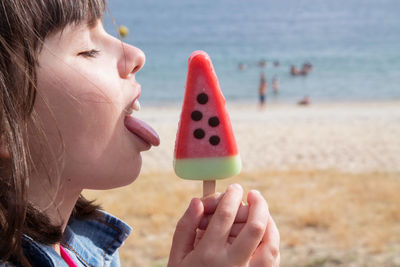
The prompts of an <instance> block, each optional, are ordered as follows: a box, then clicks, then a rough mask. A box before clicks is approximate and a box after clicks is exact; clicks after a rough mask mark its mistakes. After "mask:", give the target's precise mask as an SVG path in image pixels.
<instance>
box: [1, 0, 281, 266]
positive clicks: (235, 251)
mask: <svg viewBox="0 0 400 267" xmlns="http://www.w3.org/2000/svg"><path fill="white" fill-rule="evenodd" d="M104 9H105V3H104V0H30V1H25V0H4V1H3V0H2V1H1V5H0V53H1V54H0V92H1V94H0V119H1V126H0V175H1V176H0V240H1V243H0V265H3V266H4V265H17V266H119V265H120V263H119V257H118V248H119V246H120V245H121V244H122V243H123V242H124V240H125V239H126V238H127V236H128V234H129V232H130V230H131V229H130V227H129V226H127V225H126V224H125V223H123V222H122V221H120V220H119V219H117V218H115V217H113V216H111V215H109V214H107V213H105V212H103V211H101V210H100V209H99V207H98V206H96V205H94V204H93V203H92V202H90V201H88V200H86V199H85V198H84V197H83V196H82V195H81V192H82V190H83V189H110V188H114V187H120V186H124V185H127V184H130V183H132V182H133V181H134V180H135V179H136V177H137V176H138V174H139V171H140V168H141V156H140V153H141V152H143V151H146V150H148V149H150V147H151V146H157V145H158V144H159V138H158V136H157V134H156V133H155V131H154V130H152V129H151V127H150V126H148V125H147V124H146V123H145V122H142V121H140V120H138V119H136V118H135V116H134V113H135V112H137V111H138V110H139V107H140V105H139V102H138V98H139V96H140V91H141V87H140V84H139V83H138V82H137V81H136V80H135V74H136V73H137V72H138V71H139V70H140V69H141V68H142V66H143V64H144V62H145V56H144V54H143V52H142V51H141V50H139V49H138V48H136V47H133V46H130V45H128V44H125V43H122V42H121V41H120V40H118V39H115V38H114V37H112V36H110V35H109V34H107V33H106V32H105V31H104V29H103V26H102V22H101V20H102V16H103V12H104ZM242 193H243V190H242V188H241V187H240V186H239V185H231V186H229V187H228V189H227V190H226V192H225V193H224V194H220V195H216V196H213V197H211V198H209V199H205V200H200V199H197V198H194V199H193V200H192V201H191V202H190V204H189V207H188V209H187V210H186V212H185V214H184V215H183V216H182V218H181V219H180V220H179V222H178V224H177V227H176V230H175V234H174V238H173V242H172V247H171V253H170V258H169V263H168V265H169V266H171V267H175V266H277V265H279V248H278V247H279V234H278V231H277V228H276V226H275V223H274V221H273V220H272V218H271V217H270V215H269V213H268V208H267V204H266V201H265V200H264V198H263V197H262V196H261V195H260V194H259V193H258V192H257V191H250V192H249V194H248V196H247V201H248V203H249V205H248V206H245V205H242V204H241V200H242ZM204 214H209V215H207V216H205V215H204Z"/></svg>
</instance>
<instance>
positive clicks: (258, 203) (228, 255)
mask: <svg viewBox="0 0 400 267" xmlns="http://www.w3.org/2000/svg"><path fill="white" fill-rule="evenodd" d="M242 194H243V190H242V188H241V187H240V186H239V185H231V186H229V187H228V189H227V191H226V192H225V194H224V195H223V196H222V197H221V198H220V200H219V202H218V201H217V202H218V205H217V208H216V210H215V213H214V214H213V215H212V217H211V219H210V220H209V223H208V225H207V222H206V223H205V224H206V230H205V231H204V232H203V233H202V234H201V238H199V234H198V228H199V227H200V224H201V223H202V224H204V222H201V221H202V218H203V214H204V211H205V210H206V211H207V209H208V210H212V207H211V208H210V206H207V205H206V206H205V205H204V204H203V202H201V201H200V200H199V199H193V200H192V201H191V203H190V205H189V208H188V209H187V210H186V212H185V214H184V215H183V217H182V218H181V219H180V220H179V222H178V225H177V227H176V230H175V234H174V237H173V241H172V248H171V253H170V258H169V262H168V266H169V267H178V266H182V267H183V266H190V267H197V266H215V267H219V266H278V265H279V233H278V230H277V228H276V225H275V223H274V222H273V220H272V218H271V217H270V215H269V212H268V207H267V203H266V201H265V200H264V198H263V197H262V196H261V194H259V193H258V192H257V191H250V192H249V194H248V196H247V201H248V203H249V206H248V212H246V211H245V210H246V209H247V208H243V206H242V205H241V200H242ZM240 207H241V208H240ZM239 208H240V209H239ZM239 210H241V212H238V211H239ZM243 210H244V211H243ZM246 213H247V214H248V216H247V218H246V220H243V218H241V219H240V217H241V216H242V214H246ZM207 217H209V216H207ZM235 219H236V220H237V222H236V223H235ZM239 219H240V220H239ZM206 220H207V219H206ZM203 221H204V219H203ZM239 221H244V222H239ZM238 225H239V226H238ZM203 228H204V227H203ZM196 237H197V241H196Z"/></svg>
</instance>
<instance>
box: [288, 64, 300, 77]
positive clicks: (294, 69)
mask: <svg viewBox="0 0 400 267" xmlns="http://www.w3.org/2000/svg"><path fill="white" fill-rule="evenodd" d="M290 74H292V75H293V76H296V75H299V74H300V71H299V69H298V68H297V67H296V66H295V65H292V66H291V67H290Z"/></svg>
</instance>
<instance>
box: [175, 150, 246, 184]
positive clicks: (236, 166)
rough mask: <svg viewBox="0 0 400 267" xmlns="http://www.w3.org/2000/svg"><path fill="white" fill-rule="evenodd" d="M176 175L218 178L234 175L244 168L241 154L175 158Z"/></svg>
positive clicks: (189, 178)
mask: <svg viewBox="0 0 400 267" xmlns="http://www.w3.org/2000/svg"><path fill="white" fill-rule="evenodd" d="M174 169H175V173H176V175H178V176H179V177H181V178H183V179H188V180H218V179H224V178H227V177H231V176H234V175H236V174H238V173H239V172H240V170H241V169H242V161H241V159H240V155H235V156H227V157H211V158H210V157H209V158H190V159H187V158H186V159H176V158H175V159H174Z"/></svg>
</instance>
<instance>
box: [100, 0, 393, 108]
mask: <svg viewBox="0 0 400 267" xmlns="http://www.w3.org/2000/svg"><path fill="white" fill-rule="evenodd" d="M108 9H109V12H108V14H107V15H106V16H105V19H104V25H105V28H106V30H107V31H108V32H109V33H111V34H113V35H115V36H117V35H118V27H119V26H120V25H125V26H126V27H128V29H129V34H128V35H127V36H126V37H125V38H123V41H125V42H128V43H130V44H132V45H134V46H137V47H139V48H140V49H142V50H143V51H144V53H145V54H146V64H145V66H144V67H143V69H142V70H141V71H140V72H139V73H138V74H137V75H136V79H137V80H138V81H139V83H141V85H142V96H141V101H142V103H143V102H146V103H152V104H168V103H180V102H181V101H182V99H183V95H184V90H185V80H186V73H187V60H188V58H189V55H190V54H191V52H193V51H195V50H204V51H206V52H207V53H208V54H209V55H210V57H211V59H212V61H213V64H214V67H215V70H216V73H217V75H218V79H219V83H220V86H221V89H222V91H223V93H224V95H225V97H226V99H227V101H232V102H255V103H256V101H257V100H258V86H259V82H260V74H261V72H264V73H265V74H266V77H267V83H268V93H267V104H268V102H274V103H295V102H296V101H298V100H299V99H301V98H303V97H304V96H309V97H310V99H311V100H312V101H313V102H343V101H345V102H349V101H350V102H351V101H355V102H360V101H367V102H368V101H391V100H400V1H399V0H334V1H328V0H168V1H162V0H141V1H137V0H110V1H109V2H108ZM260 61H265V62H266V65H265V67H263V68H262V67H260V66H259V65H260V64H259V62H260ZM274 61H277V62H279V66H274V64H273V62H274ZM305 62H309V63H310V64H312V66H313V70H312V71H311V72H310V73H309V74H308V75H306V76H292V75H290V71H289V70H290V67H291V66H292V65H294V66H297V67H298V68H301V66H302V65H303V64H304V63H305ZM239 64H242V66H243V69H242V70H241V69H240V68H239ZM274 76H276V77H278V78H279V80H280V90H279V93H278V94H276V95H274V94H273V92H272V90H271V82H272V77H274Z"/></svg>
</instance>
